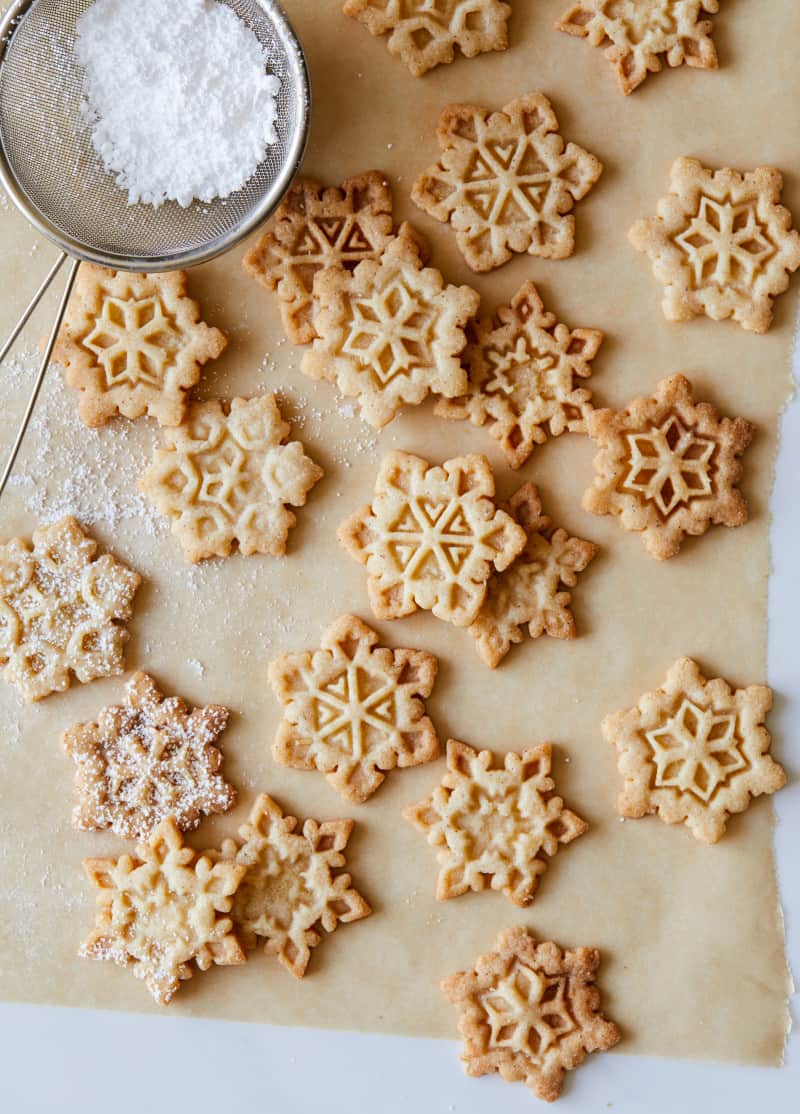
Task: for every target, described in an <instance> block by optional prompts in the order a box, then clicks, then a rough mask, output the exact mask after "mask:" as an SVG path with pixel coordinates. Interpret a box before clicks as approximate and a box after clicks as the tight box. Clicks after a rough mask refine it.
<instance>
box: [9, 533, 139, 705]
mask: <svg viewBox="0 0 800 1114" xmlns="http://www.w3.org/2000/svg"><path fill="white" fill-rule="evenodd" d="M99 549H100V547H99V546H98V544H97V542H96V541H94V540H93V539H92V538H91V537H90V536H89V535H88V534H87V533H85V531H84V530H83V529H82V528H81V526H80V525H79V524H78V523H77V522H76V521H75V519H74V518H71V517H67V518H63V519H61V521H60V522H55V523H52V524H51V525H49V526H43V527H41V528H40V529H38V530H35V531H34V534H33V542H32V544H31V542H29V541H28V540H27V539H25V538H13V539H12V540H11V541H9V542H6V543H5V544H4V545H0V666H2V669H3V678H4V680H6V681H8V682H9V683H10V684H13V685H16V686H17V688H18V689H19V691H20V693H21V694H22V696H23V697H24V698H25V699H26V700H29V701H32V700H41V699H42V697H44V696H48V695H49V694H50V693H51V692H63V690H64V689H66V688H68V687H69V683H70V676H74V677H75V678H76V679H77V680H78V681H81V682H83V683H84V684H85V683H86V682H88V681H93V680H95V678H97V677H112V676H114V675H115V674H117V673H121V672H122V670H123V669H124V667H125V661H124V655H123V646H124V644H125V642H126V641H127V639H128V631H127V630H126V629H125V625H124V624H125V622H126V621H127V620H128V619H130V617H131V614H132V612H133V597H134V595H135V594H136V589H137V588H138V587H139V585H140V583H141V577H140V576H139V574H138V573H135V572H133V570H132V569H129V568H128V566H127V565H123V564H122V562H121V561H118V560H117V559H116V558H115V557H112V556H111V555H110V554H109V553H99V552H98V551H99Z"/></svg>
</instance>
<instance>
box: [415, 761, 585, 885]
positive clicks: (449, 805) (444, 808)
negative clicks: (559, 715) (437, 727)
mask: <svg viewBox="0 0 800 1114" xmlns="http://www.w3.org/2000/svg"><path fill="white" fill-rule="evenodd" d="M494 757H495V756H494V755H493V754H492V752H491V751H488V750H482V751H480V753H479V752H478V751H476V750H473V749H472V747H470V746H467V745H466V743H460V742H458V741H457V740H456V739H450V740H448V743H447V772H446V773H445V775H444V777H443V778H442V782H441V785H439V786H437V787H436V789H434V791H433V793H431V795H430V796H429V797H426V798H425V799H424V800H423V801H420V802H419V803H418V804H416V805H411V806H409V807H408V808H406V809H404V811H403V815H404V817H405V818H406V820H408V821H410V822H411V823H412V824H413V825H414V826H415V827H416V828H419V830H420V831H421V832H423V833H424V834H425V835H426V836H427V838H428V842H429V843H430V844H431V846H432V847H437V848H439V850H438V852H437V858H438V860H439V862H440V864H441V870H440V871H439V879H438V882H437V884H436V897H437V898H438V899H439V901H445V900H447V898H450V897H459V896H460V895H461V894H465V893H467V892H469V891H470V890H473V891H475V892H476V893H479V892H480V891H481V890H485V889H486V888H487V887H491V888H492V889H493V890H500V891H501V892H502V893H504V894H505V895H506V897H507V898H509V900H511V901H513V902H514V904H515V905H520V906H523V907H524V906H526V905H528V904H530V902H531V901H533V897H534V894H535V892H536V887H537V886H538V884H539V877H540V876H541V875H542V874H544V872H545V871H546V870H547V866H548V861H549V858H552V857H553V856H554V855H555V854H556V852H557V851H558V849H559V846H560V845H562V844H565V843H571V842H572V840H573V839H577V837H578V836H579V835H583V833H584V832H585V831H586V829H587V827H588V825H587V824H586V823H585V822H584V821H583V820H581V818H580V817H579V816H576V815H575V813H574V812H570V810H569V809H568V808H564V802H563V800H562V799H561V797H558V796H556V793H555V782H554V781H553V779H552V777H551V776H550V770H551V765H552V747H551V745H550V743H540V744H539V745H538V746H534V747H528V748H527V749H526V750H524V751H523V752H522V753H521V754H515V753H513V752H509V753H507V754H506V756H505V759H504V762H503V765H502V766H497V767H495V765H494Z"/></svg>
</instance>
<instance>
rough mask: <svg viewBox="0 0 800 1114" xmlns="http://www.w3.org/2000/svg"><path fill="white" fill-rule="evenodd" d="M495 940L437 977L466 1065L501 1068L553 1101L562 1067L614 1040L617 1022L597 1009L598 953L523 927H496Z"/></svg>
mask: <svg viewBox="0 0 800 1114" xmlns="http://www.w3.org/2000/svg"><path fill="white" fill-rule="evenodd" d="M494 947H495V950H494V951H493V952H490V953H489V954H488V955H482V956H479V957H478V960H477V962H476V964H475V967H474V969H473V970H471V971H459V972H458V973H457V974H455V975H450V976H449V977H448V978H446V979H444V980H443V981H442V984H441V985H442V991H443V992H444V994H445V996H446V997H447V998H448V999H449V1000H450V1001H451V1002H452V1003H453V1005H454V1006H455V1007H456V1009H457V1010H458V1013H459V1021H458V1028H459V1032H460V1033H461V1034H462V1036H463V1037H464V1052H463V1054H462V1057H461V1059H462V1060H463V1062H464V1066H465V1070H466V1072H467V1075H473V1076H476V1075H488V1074H490V1073H492V1072H499V1073H500V1075H501V1076H502V1078H503V1079H505V1081H506V1082H507V1083H525V1084H526V1085H527V1086H528V1087H530V1089H531V1090H532V1091H533V1093H534V1094H535V1095H536V1097H537V1098H540V1099H544V1100H545V1101H546V1102H552V1101H553V1100H554V1099H557V1098H558V1096H559V1095H560V1094H561V1087H562V1085H563V1082H564V1075H565V1074H566V1072H568V1071H570V1070H571V1069H572V1068H576V1067H578V1066H579V1065H580V1064H582V1063H583V1061H584V1059H585V1058H586V1053H587V1052H603V1051H605V1050H606V1049H608V1048H612V1047H613V1046H614V1045H615V1044H617V1042H618V1041H619V1039H620V1032H619V1029H618V1028H617V1026H616V1025H615V1024H614V1023H613V1022H612V1021H607V1020H606V1018H605V1017H603V1015H602V1014H601V1013H600V992H599V990H598V989H597V987H596V985H595V978H596V975H597V968H598V967H599V965H600V954H599V952H598V951H597V949H596V948H568V949H565V950H564V951H562V949H561V948H559V947H558V945H557V944H554V943H552V942H550V941H547V942H543V943H540V944H537V943H536V941H535V939H534V938H533V937H532V936H531V934H530V933H529V932H528V930H527V929H525V928H511V929H507V930H506V931H505V932H501V933H500V935H499V936H498V938H497V940H496V941H495V946H494Z"/></svg>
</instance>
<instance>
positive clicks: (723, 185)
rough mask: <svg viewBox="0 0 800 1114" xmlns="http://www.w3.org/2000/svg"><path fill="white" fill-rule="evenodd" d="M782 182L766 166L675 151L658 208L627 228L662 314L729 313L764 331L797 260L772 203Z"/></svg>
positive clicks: (795, 238) (797, 237) (789, 232)
mask: <svg viewBox="0 0 800 1114" xmlns="http://www.w3.org/2000/svg"><path fill="white" fill-rule="evenodd" d="M782 189H783V177H782V175H781V173H780V171H779V170H776V169H775V168H774V167H771V166H759V167H757V168H756V169H755V170H750V171H747V172H744V173H742V172H740V171H738V170H728V169H726V170H710V169H709V168H708V167H705V166H703V165H702V163H700V162H698V160H697V159H688V158H680V159H676V161H675V162H674V163H673V164H672V170H671V172H670V192H669V193H668V194H667V196H666V197H664V198H662V199H661V201H659V203H658V215H657V216H655V217H648V218H647V219H646V220H639V221H637V222H636V224H634V225H633V227H632V228H631V230H630V232H629V233H628V239H629V240H630V242H631V243H632V244H633V246H634V247H635V248H637V250H638V251H642V252H646V253H647V255H648V256H649V257H650V259H651V261H652V264H653V274H654V275H655V277H656V278H657V279H658V281H659V282H661V283H662V284H663V286H664V299H663V301H662V303H661V306H662V308H663V310H664V316H665V317H666V318H667V320H668V321H689V320H690V319H691V318H692V317H697V316H699V315H701V314H705V315H706V317H710V318H712V319H713V320H714V321H724V320H725V319H726V318H728V317H732V318H733V319H734V321H738V322H739V324H740V325H741V326H742V328H743V329H747V330H748V332H752V333H765V332H766V331H767V329H768V328H769V327H770V324H771V323H772V299H773V298H774V297H775V296H776V295H777V294H782V293H783V291H784V290H785V289H786V288H787V286H788V285H789V276H790V275H791V274H792V273H793V272H794V271H796V270H797V268H798V267H800V234H799V233H798V232H797V230H796V229H795V228H793V227H792V214H791V213H790V212H789V210H788V209H786V208H784V206H783V205H780V204H779V201H780V196H781V190H782Z"/></svg>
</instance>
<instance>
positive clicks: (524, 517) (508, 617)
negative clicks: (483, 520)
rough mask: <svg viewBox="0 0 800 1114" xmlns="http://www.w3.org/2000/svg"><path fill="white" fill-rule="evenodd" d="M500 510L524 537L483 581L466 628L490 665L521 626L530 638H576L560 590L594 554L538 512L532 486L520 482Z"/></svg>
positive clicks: (563, 590)
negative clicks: (509, 559)
mask: <svg viewBox="0 0 800 1114" xmlns="http://www.w3.org/2000/svg"><path fill="white" fill-rule="evenodd" d="M504 509H505V510H507V511H508V513H509V514H510V515H511V516H512V518H513V519H514V520H515V521H516V522H518V523H519V525H520V526H521V527H522V528H523V530H525V533H526V534H527V536H528V540H527V542H526V545H525V548H524V550H523V551H522V553H521V554H520V555H519V557H517V559H516V560H515V561H514V562H513V564H511V565H509V567H508V568H507V569H505V571H504V572H500V573H498V574H497V575H496V576H494V577H492V579H491V580H490V581H489V589H488V591H487V593H486V599H485V601H484V603H483V607H482V608H481V609H480V611H479V612H478V617H477V619H476V620H475V622H474V623H473V624H472V626H471V627H470V628H469V633H470V634H471V635H472V637H473V638H474V639H475V643H476V647H477V650H478V653H479V654H480V655H481V657H482V658H483V660H484V661H485V662H486V664H487V665H488V666H489V668H490V669H494V668H495V667H496V666H498V665H499V664H500V662H501V661H502V660H503V658H504V657H505V656H506V654H507V653H508V651H509V650H510V649H511V647H512V646H513V645H515V644H516V643H518V642H521V641H522V639H523V637H524V632H525V628H526V627H527V629H528V634H529V635H530V637H531V638H539V637H540V635H543V634H548V635H550V637H551V638H575V637H576V635H577V631H576V629H575V619H574V618H573V615H572V612H571V611H570V607H569V605H570V602H571V599H572V597H571V596H570V593H569V592H568V591H567V590H566V589H567V588H574V587H575V584H576V583H577V579H578V573H581V572H583V570H584V569H585V568H586V566H587V565H588V564H589V562H590V561H592V560H593V559H594V557H595V556H596V555H597V546H596V545H594V544H593V543H592V542H587V541H584V540H583V539H582V538H571V537H570V536H569V534H568V533H567V531H566V530H563V529H556V528H555V527H554V526H553V523H552V521H551V520H550V519H549V518H548V517H547V515H543V514H542V503H541V500H540V498H539V492H538V491H537V489H536V485H535V484H532V483H527V484H524V485H523V486H522V487H521V488H520V489H519V490H518V491H517V492H516V493H515V494H514V495H512V497H511V499H510V500H509V502H508V505H507V506H506V507H505V508H504Z"/></svg>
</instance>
